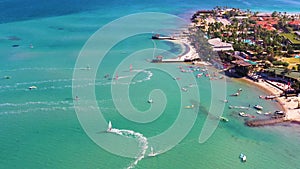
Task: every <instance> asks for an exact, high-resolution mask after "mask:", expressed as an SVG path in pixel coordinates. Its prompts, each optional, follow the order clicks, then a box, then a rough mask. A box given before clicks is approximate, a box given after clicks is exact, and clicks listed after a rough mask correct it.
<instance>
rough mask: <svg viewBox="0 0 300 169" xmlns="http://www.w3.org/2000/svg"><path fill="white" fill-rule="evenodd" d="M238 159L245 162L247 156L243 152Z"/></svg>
mask: <svg viewBox="0 0 300 169" xmlns="http://www.w3.org/2000/svg"><path fill="white" fill-rule="evenodd" d="M240 159H241V161H242V162H246V161H247V157H246V155H245V154H243V153H241V154H240Z"/></svg>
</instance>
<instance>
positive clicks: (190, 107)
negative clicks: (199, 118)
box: [184, 104, 194, 109]
mask: <svg viewBox="0 0 300 169" xmlns="http://www.w3.org/2000/svg"><path fill="white" fill-rule="evenodd" d="M184 108H186V109H192V108H194V105H193V104H192V105H190V106H185V107H184Z"/></svg>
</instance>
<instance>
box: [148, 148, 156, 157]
mask: <svg viewBox="0 0 300 169" xmlns="http://www.w3.org/2000/svg"><path fill="white" fill-rule="evenodd" d="M150 150H151V152H150V153H149V154H148V156H149V157H155V156H156V155H158V153H154V151H153V147H150Z"/></svg>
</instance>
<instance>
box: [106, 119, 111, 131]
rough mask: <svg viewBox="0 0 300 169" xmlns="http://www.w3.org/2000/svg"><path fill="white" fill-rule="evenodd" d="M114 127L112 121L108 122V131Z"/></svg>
mask: <svg viewBox="0 0 300 169" xmlns="http://www.w3.org/2000/svg"><path fill="white" fill-rule="evenodd" d="M111 129H112V124H111V121H109V122H108V127H107V130H106V131H107V132H110V131H111Z"/></svg>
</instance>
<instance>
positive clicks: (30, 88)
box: [28, 86, 37, 90]
mask: <svg viewBox="0 0 300 169" xmlns="http://www.w3.org/2000/svg"><path fill="white" fill-rule="evenodd" d="M28 89H29V90H32V89H37V87H36V86H30V87H28Z"/></svg>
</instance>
